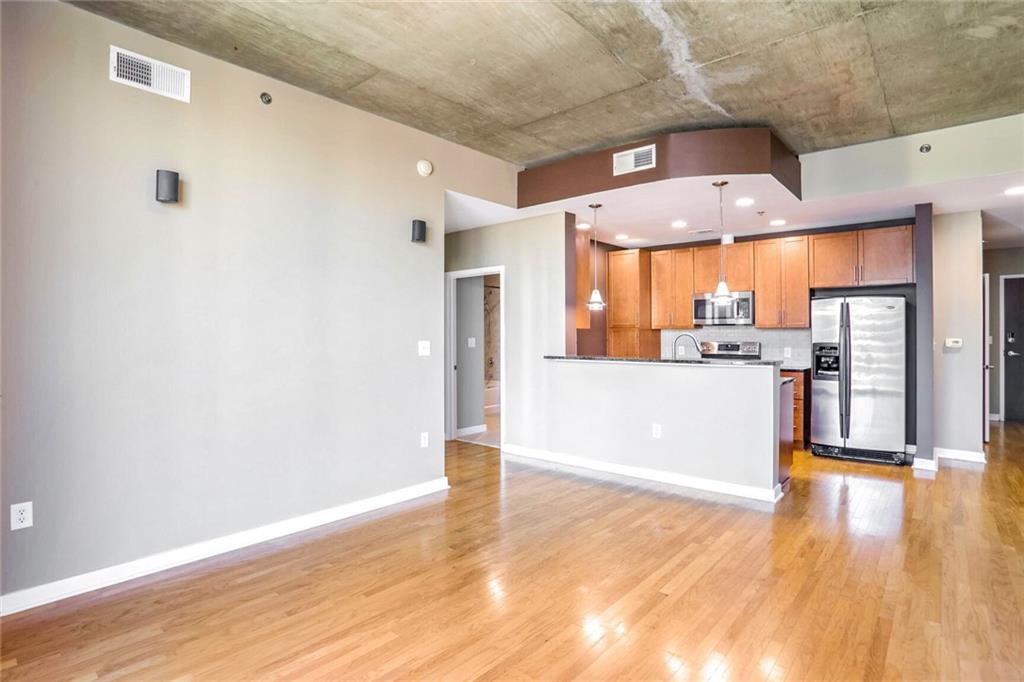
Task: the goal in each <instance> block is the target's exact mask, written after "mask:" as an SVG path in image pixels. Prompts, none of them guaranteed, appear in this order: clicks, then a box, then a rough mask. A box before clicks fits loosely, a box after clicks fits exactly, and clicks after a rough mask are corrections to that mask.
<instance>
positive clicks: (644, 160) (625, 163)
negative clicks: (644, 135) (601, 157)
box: [612, 144, 657, 175]
mask: <svg viewBox="0 0 1024 682" xmlns="http://www.w3.org/2000/svg"><path fill="white" fill-rule="evenodd" d="M656 163H657V159H656V158H655V153H654V145H653V144H649V145H646V146H643V147H637V148H636V149H630V150H627V151H624V152H619V153H618V154H614V155H613V156H612V175H623V174H625V173H635V172H637V171H642V170H647V169H648V168H654V166H655V165H656Z"/></svg>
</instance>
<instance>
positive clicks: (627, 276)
mask: <svg viewBox="0 0 1024 682" xmlns="http://www.w3.org/2000/svg"><path fill="white" fill-rule="evenodd" d="M608 326H609V327H636V328H644V329H650V328H651V252H650V251H641V250H639V249H628V250H623V251H611V252H609V253H608Z"/></svg>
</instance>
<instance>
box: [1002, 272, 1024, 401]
mask: <svg viewBox="0 0 1024 682" xmlns="http://www.w3.org/2000/svg"><path fill="white" fill-rule="evenodd" d="M1022 337H1024V277H1014V278H1012V279H1010V278H1008V279H1004V280H1003V419H1004V420H1005V421H1024V338H1022Z"/></svg>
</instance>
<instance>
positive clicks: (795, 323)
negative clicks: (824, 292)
mask: <svg viewBox="0 0 1024 682" xmlns="http://www.w3.org/2000/svg"><path fill="white" fill-rule="evenodd" d="M779 242H780V244H779V252H780V257H781V260H782V326H783V327H789V328H809V327H810V326H811V284H810V276H809V274H810V273H809V267H808V261H809V254H808V239H807V237H783V238H782V239H780V240H779ZM754 296H755V298H754V300H755V301H756V300H757V295H756V294H755V295H754Z"/></svg>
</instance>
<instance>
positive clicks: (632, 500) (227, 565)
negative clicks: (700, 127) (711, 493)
mask: <svg viewBox="0 0 1024 682" xmlns="http://www.w3.org/2000/svg"><path fill="white" fill-rule="evenodd" d="M369 454H371V453H368V455H369ZM988 456H989V462H988V464H987V465H985V466H982V465H965V464H961V465H957V464H947V463H945V462H944V463H943V464H942V465H941V467H940V469H939V471H938V472H936V473H935V474H934V475H932V476H928V475H925V476H922V472H919V471H914V470H911V469H909V468H906V467H892V466H884V465H871V464H862V463H856V462H844V461H838V460H825V459H817V458H812V457H810V456H809V455H807V454H806V453H804V452H799V453H797V456H796V462H795V464H794V467H793V485H792V488H791V490H790V492H789V494H787V495H786V496H785V497H784V498H783V499H782V500H781V501H780V502H779V504H778V505H776V506H775V508H774V510H772V511H761V510H753V509H749V508H747V507H744V506H743V505H739V504H729V503H727V502H709V501H706V500H699V499H691V498H689V497H686V496H684V495H679V494H665V493H662V492H651V491H649V490H646V489H644V488H642V487H640V486H634V485H630V484H628V483H626V482H617V483H610V482H595V481H594V480H593V479H590V478H586V477H583V476H577V475H573V474H568V473H563V472H553V471H549V470H544V469H539V468H534V467H529V466H525V465H522V464H516V463H512V462H503V461H502V460H501V457H500V455H499V453H498V452H497V451H496V450H494V449H491V448H487V447H483V446H480V445H473V444H468V443H448V444H447V445H446V465H445V471H446V473H447V475H448V478H449V481H450V483H451V486H452V487H451V490H450V491H449V492H448V494H447V495H445V494H443V493H438V494H435V495H432V496H429V497H427V498H423V499H421V500H419V501H416V502H410V503H407V504H404V505H401V506H398V507H395V508H392V509H390V510H387V511H385V512H379V513H376V514H370V515H367V516H364V517H361V518H359V519H354V520H352V521H349V522H343V523H338V524H333V525H331V526H325V527H323V528H320V529H317V530H313V531H310V532H306V533H301V534H298V535H295V536H291V537H290V538H288V539H283V540H280V541H277V542H273V543H267V544H264V545H261V546H259V547H255V548H251V549H248V550H243V551H239V552H235V553H233V554H231V555H227V556H224V557H219V558H216V559H212V560H209V561H204V562H201V563H200V564H196V565H193V566H189V567H184V568H181V569H176V570H174V571H170V572H165V573H163V574H161V575H160V576H154V577H151V578H144V579H141V580H138V581H135V582H134V583H129V584H125V585H119V586H116V587H113V588H110V590H108V591H107V592H106V593H102V592H101V593H93V594H91V595H83V596H81V597H76V598H73V599H70V600H67V601H65V602H64V603H62V604H58V605H55V606H52V607H44V608H40V609H36V610H34V611H29V612H25V613H22V614H17V615H15V616H11V617H8V618H4V619H3V621H2V623H0V625H2V628H3V640H2V644H0V646H2V659H0V661H2V664H0V669H2V670H3V678H4V680H10V681H11V682H14V681H15V680H55V679H71V678H80V679H95V678H98V677H102V678H115V677H121V678H123V679H144V680H157V679H159V680H163V679H179V678H182V679H184V678H191V679H216V680H228V679H232V680H236V679H238V680H240V679H246V680H248V679H271V678H274V679H277V678H289V679H298V678H303V679H308V678H318V679H371V678H374V679H380V678H386V679H431V680H439V679H445V680H464V679H470V678H480V679H488V680H510V679H517V680H519V679H530V678H533V679H536V678H546V679H558V680H561V679H569V678H586V679H594V680H596V679H613V680H624V679H632V680H647V679H674V680H684V679H686V680H703V679H722V680H724V679H729V680H774V681H777V682H781V681H782V680H880V679H886V680H889V679H900V678H902V679H914V680H955V679H974V680H1019V679H1021V678H1022V677H1024V636H1022V635H1024V615H1022V614H1024V427H1022V426H1021V425H1019V424H1017V425H1010V424H1007V425H994V428H993V434H992V444H991V445H990V446H989V448H988ZM97 532H102V529H99V530H97Z"/></svg>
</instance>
